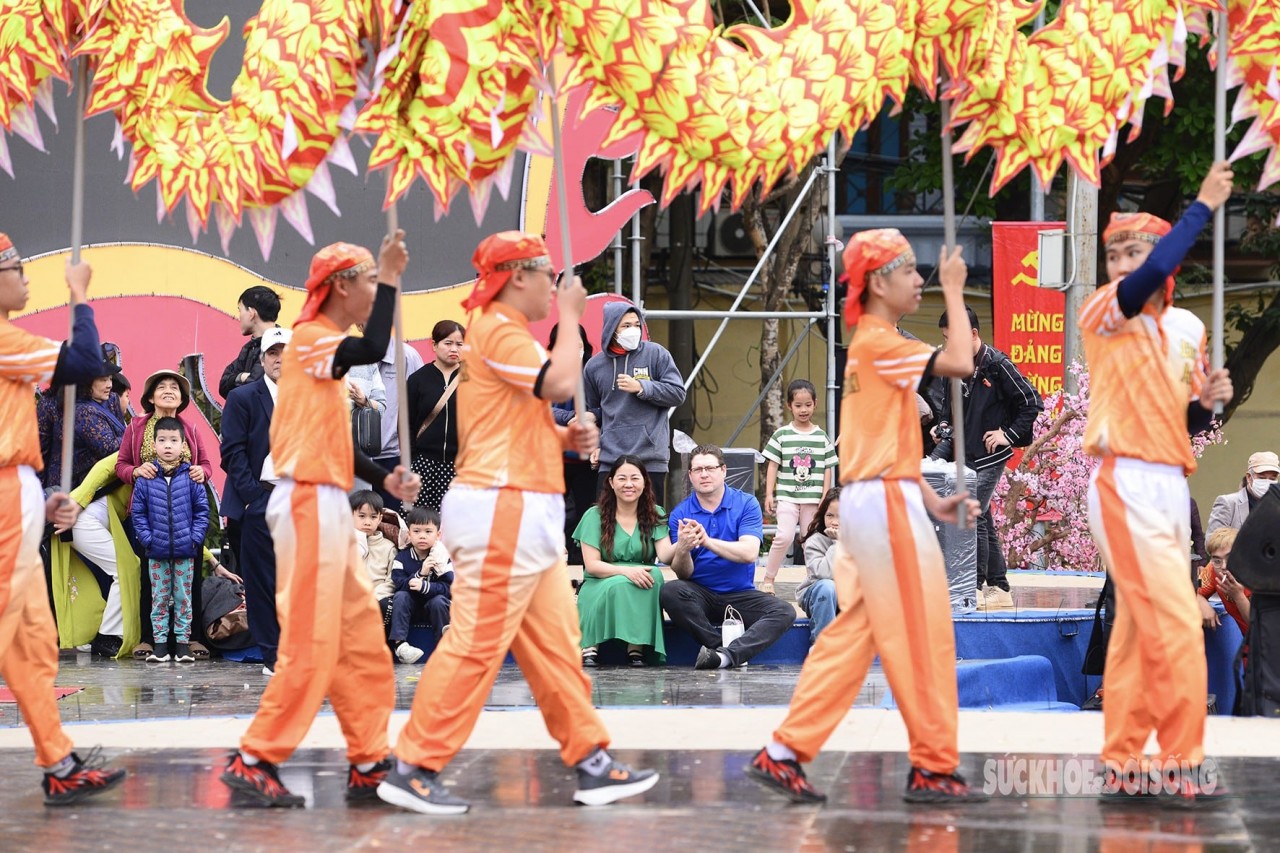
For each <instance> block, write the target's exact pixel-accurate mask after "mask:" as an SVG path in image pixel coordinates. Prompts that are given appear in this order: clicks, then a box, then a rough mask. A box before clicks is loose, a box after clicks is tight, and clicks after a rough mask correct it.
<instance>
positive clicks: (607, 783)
mask: <svg viewBox="0 0 1280 853" xmlns="http://www.w3.org/2000/svg"><path fill="white" fill-rule="evenodd" d="M656 784H658V771H656V770H633V769H631V768H630V767H629V766H627V765H626V764H623V763H622V762H621V761H617V760H613V759H611V760H610V761H609V766H608V767H606V768H605V769H604V772H603V773H601V774H600V775H599V776H592V775H591V774H590V773H588V772H587V771H586V770H583V769H582V768H581V767H579V768H578V790H576V791H574V792H573V801H574V802H575V803H578V804H579V805H583V806H607V805H608V804H609V803H612V802H616V801H617V800H621V799H623V798H624V797H634V796H635V795H636V794H643V793H644V792H645V791H647V790H649V789H650V788H652V787H653V786H654V785H656Z"/></svg>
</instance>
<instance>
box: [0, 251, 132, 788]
mask: <svg viewBox="0 0 1280 853" xmlns="http://www.w3.org/2000/svg"><path fill="white" fill-rule="evenodd" d="M66 275H67V288H68V290H69V291H70V296H71V311H70V313H71V316H72V324H73V328H74V332H73V334H72V336H71V339H70V340H69V341H68V342H67V343H66V344H63V345H61V346H59V345H58V344H57V343H55V342H53V341H50V340H46V339H45V338H42V337H39V336H37V335H33V334H31V333H29V332H26V331H23V330H22V329H19V328H18V327H17V326H15V325H13V324H12V323H10V322H9V315H10V314H13V313H15V312H20V311H22V310H23V309H24V308H26V305H27V298H28V295H29V291H28V284H29V282H28V281H27V277H26V275H24V274H23V266H22V255H20V254H19V253H18V250H17V248H16V247H15V246H14V245H13V243H12V241H10V240H9V238H8V237H7V236H6V235H4V234H0V678H2V679H3V680H4V683H5V684H7V685H8V686H9V689H10V690H12V691H13V694H14V697H15V698H16V699H17V700H18V709H19V711H20V712H21V714H22V718H23V719H24V720H25V721H26V723H27V726H28V727H29V728H30V729H31V738H32V740H34V741H35V744H36V764H38V765H39V766H40V767H42V768H43V769H44V802H45V805H49V806H64V805H70V804H72V803H75V802H78V801H79V800H81V799H83V798H85V797H88V796H92V795H94V794H100V793H102V792H103V791H106V790H109V789H111V788H113V787H115V786H116V785H117V784H119V782H120V780H122V779H123V778H124V776H125V771H123V770H107V769H103V768H102V766H101V762H100V761H99V760H98V759H97V757H96V753H97V750H96V749H95V750H93V751H92V752H90V753H88V754H87V755H86V756H85V757H84V759H81V757H80V756H79V755H77V754H76V753H74V752H72V751H71V740H70V738H68V737H67V735H66V733H64V732H63V730H62V723H61V722H60V719H61V718H60V715H59V713H58V703H57V700H56V698H55V696H54V692H53V681H54V678H56V677H57V675H58V632H57V629H56V628H55V627H54V624H53V613H52V612H51V611H50V609H49V594H48V590H47V588H46V586H45V580H44V565H43V564H42V563H41V560H40V537H41V535H42V534H43V532H44V526H45V522H52V523H53V524H54V526H55V527H56V529H57V530H59V531H63V530H70V529H71V526H72V525H73V524H75V521H76V516H77V515H79V512H80V507H79V506H78V505H77V504H76V503H75V502H74V501H72V500H71V499H70V498H68V497H67V495H66V492H65V491H61V492H57V493H55V494H53V495H51V496H50V497H49V498H48V499H46V498H45V496H44V494H43V492H42V490H41V488H40V478H39V477H38V476H37V474H36V472H37V471H39V470H40V469H41V468H42V467H43V465H44V463H43V460H42V459H41V457H40V440H39V437H38V436H37V435H36V411H35V399H34V397H33V396H32V393H31V390H32V386H33V385H34V384H36V383H43V382H48V381H50V380H52V382H53V384H54V385H55V386H57V385H66V386H68V387H70V388H72V389H74V388H75V386H76V385H77V384H78V383H81V382H88V381H90V380H92V379H94V378H95V377H97V376H99V375H100V374H101V373H102V350H101V347H100V345H99V343H98V329H97V327H96V326H95V325H94V322H93V309H92V308H90V307H89V305H88V303H87V302H86V301H85V299H86V292H87V291H88V288H89V278H90V275H91V271H90V269H89V265H88V264H86V263H81V262H75V263H72V262H68V263H67V273H66ZM66 420H67V422H68V423H70V422H71V421H72V420H73V419H72V418H70V417H68V418H67V419H66ZM65 458H66V459H69V458H70V457H69V455H68V456H67V457H65ZM64 479H65V475H64Z"/></svg>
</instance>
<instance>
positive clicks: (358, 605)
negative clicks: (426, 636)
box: [240, 480, 396, 764]
mask: <svg viewBox="0 0 1280 853" xmlns="http://www.w3.org/2000/svg"><path fill="white" fill-rule="evenodd" d="M267 526H268V527H270V528H271V538H272V539H273V541H274V542H275V552H276V615H277V616H278V617H279V620H280V648H279V651H278V653H277V659H276V668H275V676H274V677H273V678H272V679H271V681H270V682H269V683H268V684H267V689H266V691H265V692H264V693H263V694H262V700H261V701H260V703H259V705H258V713H257V714H255V715H254V718H253V722H252V723H250V725H249V730H248V731H247V732H245V735H244V738H242V739H241V741H240V746H241V748H242V749H243V750H244V751H245V752H247V753H248V754H250V755H252V756H255V757H257V758H260V759H263V760H264V761H270V762H271V763H272V764H279V763H280V762H281V761H284V760H285V759H286V758H288V757H289V756H290V755H291V754H292V753H293V751H294V750H295V749H296V748H297V746H298V744H299V743H301V742H302V739H303V737H305V736H306V734H307V730H308V729H310V728H311V723H312V722H313V721H314V720H315V716H316V713H317V712H318V711H319V710H320V706H321V705H322V704H323V703H324V699H325V697H326V696H327V697H328V698H329V703H330V704H331V705H332V706H333V710H334V713H335V714H337V716H338V723H339V725H341V726H342V734H343V735H344V736H345V737H346V740H347V759H348V760H349V761H350V762H351V763H352V764H363V763H367V762H370V761H381V760H382V759H383V758H385V757H386V756H387V753H388V752H389V747H388V744H387V721H388V720H389V719H390V717H391V711H392V709H393V708H394V707H395V699H396V695H395V671H394V669H393V667H392V663H391V656H390V654H388V652H387V642H386V639H385V638H384V637H383V633H382V614H381V612H380V611H379V610H378V605H377V602H376V601H374V598H373V586H372V585H371V583H370V581H369V574H368V572H366V571H365V568H364V561H363V560H361V559H360V552H359V550H358V548H357V546H356V536H355V526H354V525H353V524H352V521H351V505H350V504H349V503H348V501H347V493H346V492H344V491H343V490H342V489H340V488H338V487H337V486H323V485H320V486H317V485H312V484H308V483H295V482H293V481H291V480H283V481H281V483H280V484H279V485H277V486H276V488H275V491H273V492H272V493H271V499H270V501H269V502H268V503H267Z"/></svg>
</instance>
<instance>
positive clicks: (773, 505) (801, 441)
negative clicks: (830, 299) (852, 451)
mask: <svg viewBox="0 0 1280 853" xmlns="http://www.w3.org/2000/svg"><path fill="white" fill-rule="evenodd" d="M817 397H818V391H817V389H816V388H814V387H813V383H812V382H810V381H809V380H807V379H796V380H794V381H792V382H791V384H790V385H788V386H787V408H788V409H790V410H791V418H792V420H791V423H789V424H787V425H786V426H784V427H782V428H781V429H779V430H778V431H777V432H775V433H774V434H773V435H772V436H770V438H769V441H768V443H766V444H765V446H764V454H763V455H764V458H765V459H767V460H768V462H769V469H768V474H767V475H766V477H765V498H764V513H765V515H772V516H774V517H775V518H777V521H778V532H777V533H776V534H774V537H773V546H772V547H771V548H770V549H769V560H768V562H767V563H766V564H765V570H764V580H763V581H762V582H761V584H760V591H761V592H767V593H769V594H770V595H772V594H773V580H774V578H776V577H777V576H778V569H779V568H780V567H781V566H782V559H783V557H785V556H786V554H787V553H788V552H789V551H790V550H791V545H792V544H793V543H794V542H795V539H796V531H797V528H798V529H799V530H807V529H808V528H809V525H810V524H811V523H812V522H813V517H814V514H815V513H816V512H817V510H818V504H819V503H821V502H822V496H823V495H824V494H825V493H826V491H827V489H829V488H830V487H831V481H832V474H833V471H834V467H835V464H836V450H835V447H834V446H833V445H832V443H831V439H830V437H828V436H827V434H826V432H824V431H823V429H822V428H821V427H820V426H818V425H817V424H816V423H814V422H813V412H814V409H815V408H816V405H817Z"/></svg>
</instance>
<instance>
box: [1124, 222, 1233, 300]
mask: <svg viewBox="0 0 1280 853" xmlns="http://www.w3.org/2000/svg"><path fill="white" fill-rule="evenodd" d="M1212 216H1213V211H1211V210H1209V206H1208V205H1207V204H1205V203H1204V202H1202V201H1193V202H1192V203H1191V206H1190V207H1188V208H1187V212H1186V213H1184V214H1182V218H1181V219H1179V220H1178V224H1176V225H1174V226H1173V230H1171V231H1170V232H1169V233H1168V234H1166V235H1165V236H1163V237H1161V238H1160V242H1159V243H1157V244H1156V246H1155V248H1154V249H1152V250H1151V254H1150V255H1147V259H1146V260H1145V261H1143V262H1142V266H1140V267H1138V268H1137V269H1136V270H1134V271H1133V272H1131V273H1129V274H1128V275H1127V276H1125V277H1124V280H1123V281H1121V282H1120V285H1119V286H1118V287H1117V288H1116V299H1117V301H1119V303H1120V310H1121V311H1123V312H1124V316H1126V317H1137V316H1138V315H1139V314H1141V313H1142V306H1143V305H1146V304H1147V300H1148V299H1150V298H1151V295H1152V294H1153V293H1155V292H1156V291H1157V290H1159V289H1160V288H1162V287H1164V283H1165V280H1166V279H1168V278H1169V276H1171V275H1173V273H1174V271H1175V270H1177V268H1178V265H1179V264H1181V263H1182V259H1183V258H1185V257H1186V256H1187V252H1189V251H1191V247H1192V246H1194V245H1195V242H1196V237H1198V236H1199V235H1200V231H1201V230H1202V229H1203V228H1204V226H1205V225H1207V224H1208V223H1209V219H1210V218H1211V217H1212Z"/></svg>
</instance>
